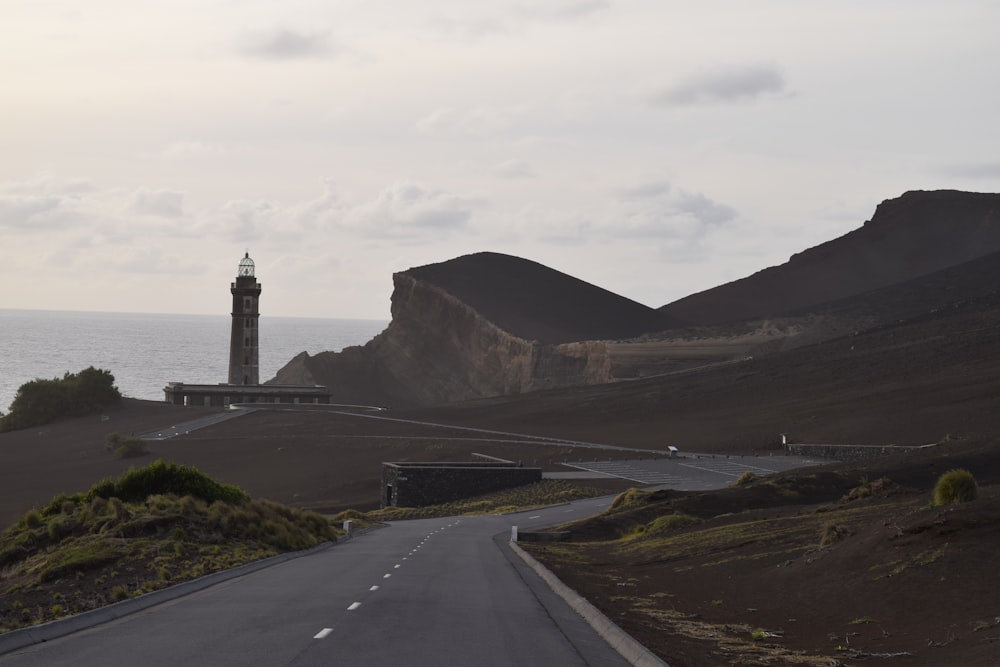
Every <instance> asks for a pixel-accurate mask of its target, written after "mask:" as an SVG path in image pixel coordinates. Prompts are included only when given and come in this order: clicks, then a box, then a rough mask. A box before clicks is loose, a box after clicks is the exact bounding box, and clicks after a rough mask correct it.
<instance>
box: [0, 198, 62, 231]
mask: <svg viewBox="0 0 1000 667" xmlns="http://www.w3.org/2000/svg"><path fill="white" fill-rule="evenodd" d="M63 205H64V199H63V198H61V197H53V196H26V195H4V196H0V229H4V228H6V229H9V230H18V231H26V232H41V231H48V230H52V229H60V228H64V227H69V226H70V224H69V223H70V220H69V218H67V217H66V216H65V215H64V213H65V212H66V209H65V208H64V206H63Z"/></svg>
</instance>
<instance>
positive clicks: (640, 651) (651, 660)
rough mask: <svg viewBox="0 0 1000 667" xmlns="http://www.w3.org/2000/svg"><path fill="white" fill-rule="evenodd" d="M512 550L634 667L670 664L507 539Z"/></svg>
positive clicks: (663, 666) (661, 666)
mask: <svg viewBox="0 0 1000 667" xmlns="http://www.w3.org/2000/svg"><path fill="white" fill-rule="evenodd" d="M509 545H510V548H511V550H512V551H513V552H514V553H516V554H517V555H518V556H519V557H520V558H521V560H523V561H524V562H525V564H526V565H527V566H528V567H530V568H531V569H532V570H533V571H534V572H535V574H537V575H538V576H539V577H541V578H542V581H544V582H545V583H546V584H548V586H549V588H551V589H552V592H553V593H555V594H556V595H558V596H559V597H560V598H562V599H563V600H564V601H565V602H566V604H568V605H569V606H570V607H571V608H572V609H573V611H575V612H576V613H577V614H579V615H580V616H581V617H582V618H583V620H585V621H586V622H587V624H588V625H590V627H592V628H593V629H594V631H595V632H596V633H597V634H599V635H600V636H601V638H602V639H604V641H606V642H607V643H608V644H609V645H611V647H612V648H613V649H615V650H616V651H618V653H619V654H620V655H621V656H622V657H623V658H625V659H626V660H628V661H629V662H630V663H631V664H632V665H635V667H670V665H668V664H667V663H666V662H664V661H663V660H661V659H660V658H658V657H657V656H656V655H654V654H653V653H652V652H651V651H650V650H649V649H648V648H646V647H645V646H643V645H642V644H640V643H639V642H637V641H636V640H635V638H634V637H632V635H630V634H628V633H627V632H625V631H624V630H622V629H621V628H620V627H618V626H617V625H616V624H615V623H614V621H612V620H611V619H610V618H608V617H607V616H605V615H604V614H603V613H602V612H601V611H600V610H599V609H598V608H597V607H595V606H594V605H592V604H591V603H590V602H588V601H587V600H586V599H585V598H584V597H583V596H582V595H580V594H579V593H577V592H576V591H574V590H573V589H572V588H570V587H569V586H567V585H566V584H564V583H563V582H562V581H561V580H560V579H559V578H558V577H557V576H556V575H554V574H552V572H551V571H550V570H549V569H548V568H547V567H545V566H544V565H542V564H541V563H539V562H538V561H537V560H535V557H534V556H532V555H531V554H529V553H528V552H527V551H525V550H524V549H522V548H521V547H520V546H518V544H517V543H516V542H509Z"/></svg>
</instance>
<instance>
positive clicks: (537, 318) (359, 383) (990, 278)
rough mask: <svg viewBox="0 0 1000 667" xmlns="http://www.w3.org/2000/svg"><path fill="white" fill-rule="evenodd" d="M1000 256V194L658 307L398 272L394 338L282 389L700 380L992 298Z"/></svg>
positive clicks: (907, 220)
mask: <svg viewBox="0 0 1000 667" xmlns="http://www.w3.org/2000/svg"><path fill="white" fill-rule="evenodd" d="M995 252H1000V195H997V194H978V193H965V192H955V191H934V192H922V191H917V192H907V193H906V194H904V195H903V196H901V197H899V198H896V199H891V200H887V201H885V202H883V203H882V204H880V205H879V207H878V209H877V210H876V212H875V215H874V216H873V217H872V219H871V220H870V221H869V222H867V223H865V225H864V226H862V227H861V228H859V229H857V230H855V231H853V232H850V233H849V234H846V235H844V236H843V237H841V238H839V239H834V240H832V241H829V242H827V243H824V244H822V245H819V246H817V247H815V248H811V249H808V250H805V251H803V252H801V253H799V254H797V255H795V256H793V257H792V258H791V260H790V261H789V262H788V263H786V264H784V265H782V266H778V267H772V268H769V269H765V270H763V271H760V272H758V273H756V274H754V275H752V276H749V277H747V278H744V279H742V280H738V281H736V282H733V283H729V284H727V285H723V286H720V287H717V288H715V289H712V290H708V291H706V292H702V293H699V294H695V295H692V296H690V297H687V298H685V299H681V300H680V301H677V302H675V303H673V304H669V305H667V306H664V307H662V308H660V309H659V311H654V310H653V309H650V308H647V307H646V306H643V305H641V304H638V303H635V302H633V301H630V300H628V299H625V298H623V297H619V296H616V295H614V294H612V293H610V292H608V291H607V290H604V289H601V288H599V287H596V286H594V285H590V284H588V283H585V282H583V281H580V280H578V279H576V278H573V277H571V276H567V275H566V274H563V273H560V272H558V271H554V270H552V269H549V268H546V267H544V266H542V265H540V264H538V263H536V262H531V261H528V260H524V259H520V258H517V257H510V256H507V255H500V254H496V253H476V254H473V255H466V256H463V257H459V258H456V259H452V260H449V261H446V262H441V263H438V264H430V265H427V266H422V267H416V268H413V269H410V270H408V271H403V272H400V273H397V274H395V275H394V276H393V283H394V290H393V294H392V322H391V323H390V325H389V327H388V328H387V329H386V330H385V331H384V332H383V333H382V334H380V335H379V336H377V337H376V338H374V339H373V340H372V341H370V342H369V343H368V344H366V345H364V346H358V347H352V348H348V349H346V350H344V351H342V352H340V353H330V352H323V353H320V354H317V355H313V356H310V355H308V354H305V353H303V354H300V355H299V356H297V357H296V358H295V359H292V360H291V361H290V362H289V363H288V364H286V366H285V367H283V368H282V369H280V370H279V371H278V373H277V375H276V377H275V378H274V379H273V380H272V381H271V382H275V383H287V384H302V383H305V384H314V383H315V384H324V385H326V386H328V387H330V389H331V393H332V395H333V399H334V400H335V401H337V402H343V403H361V404H377V405H393V406H409V407H413V406H431V405H439V404H446V403H453V402H457V401H467V400H473V399H478V398H484V397H490V396H510V395H517V394H522V393H525V392H533V391H538V390H543V389H549V388H558V387H569V386H574V385H597V384H605V383H609V382H615V381H618V380H623V379H635V378H643V377H649V376H655V375H660V374H664V373H672V372H686V371H689V370H690V369H693V368H705V367H710V366H712V365H716V364H720V363H722V364H729V363H734V362H736V361H738V360H740V359H742V358H744V357H746V356H756V355H760V354H767V353H774V352H777V351H780V350H786V349H791V348H794V347H800V346H802V345H808V344H814V343H818V342H821V341H823V340H828V339H830V338H834V337H837V336H842V335H845V334H848V333H854V332H857V331H862V330H866V329H869V328H871V327H874V326H880V325H883V324H887V323H891V322H895V321H897V320H899V319H906V318H910V317H914V316H916V315H919V314H922V313H924V312H927V311H929V310H932V309H934V308H941V307H943V306H945V305H947V304H950V303H952V302H953V301H961V300H963V299H965V298H967V297H973V296H982V295H983V294H984V293H985V292H986V291H988V290H989V289H992V285H995V284H997V281H996V277H997V276H996V273H995V271H993V269H992V264H990V263H989V262H987V261H985V260H983V259H982V258H984V257H985V256H986V255H989V254H990V253H995ZM977 259H978V260H982V261H980V262H979V263H976V260H977ZM950 270H953V271H952V273H948V271H950ZM938 274H940V275H938ZM980 274H982V275H985V280H979V279H978V278H977V277H976V276H977V275H980ZM984 286H987V287H988V289H986V290H984ZM925 293H926V297H927V298H924V297H925Z"/></svg>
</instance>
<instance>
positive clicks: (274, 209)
mask: <svg viewBox="0 0 1000 667" xmlns="http://www.w3.org/2000/svg"><path fill="white" fill-rule="evenodd" d="M281 212H282V209H281V207H280V206H278V205H277V204H274V203H272V202H268V201H250V200H246V199H238V200H234V201H229V202H226V203H225V204H224V205H223V207H222V209H221V210H219V211H217V212H214V213H210V214H208V215H206V216H205V219H204V221H203V223H202V225H201V227H202V229H203V230H204V232H205V233H206V234H221V236H222V238H224V239H227V240H229V241H239V242H243V241H257V240H259V239H260V238H262V237H263V236H264V233H265V232H266V231H268V230H269V229H272V228H274V227H275V226H277V225H276V220H277V219H278V218H279V216H280V215H281Z"/></svg>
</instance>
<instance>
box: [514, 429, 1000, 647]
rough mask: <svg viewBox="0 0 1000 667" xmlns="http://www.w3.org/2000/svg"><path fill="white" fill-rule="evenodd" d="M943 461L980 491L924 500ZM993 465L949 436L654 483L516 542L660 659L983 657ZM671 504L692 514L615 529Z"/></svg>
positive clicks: (997, 474)
mask: <svg viewBox="0 0 1000 667" xmlns="http://www.w3.org/2000/svg"><path fill="white" fill-rule="evenodd" d="M955 467H961V468H966V469H969V470H975V471H976V473H975V475H976V477H977V480H978V482H979V484H980V496H979V499H977V500H975V501H973V502H970V503H965V504H960V505H949V506H946V507H931V506H930V500H931V489H932V487H933V485H934V481H935V480H936V478H937V477H938V475H940V474H941V473H942V472H944V471H945V470H948V469H951V468H955ZM883 478H885V479H887V480H889V481H888V482H882V481H880V482H879V483H878V484H876V485H875V486H872V487H870V488H871V489H873V492H872V494H871V495H870V496H868V497H864V498H856V499H851V497H850V496H851V490H852V489H856V488H858V487H860V486H862V484H863V482H865V481H868V482H869V484H870V483H871V482H873V481H875V480H883ZM998 481H1000V454H998V452H997V447H996V443H995V442H983V443H966V444H961V443H952V444H947V445H942V446H941V447H938V448H935V449H934V450H931V451H926V452H922V453H920V454H915V455H909V456H902V457H894V458H892V459H885V460H881V461H879V462H877V463H874V464H873V463H867V464H865V465H863V466H859V465H848V464H834V465H828V466H823V467H822V468H818V469H810V470H803V471H799V472H796V473H784V474H781V475H778V476H776V477H775V478H774V479H773V480H770V481H769V482H767V483H763V484H756V485H753V486H750V487H747V488H743V487H739V488H730V489H726V490H722V491H717V492H705V493H684V492H660V493H658V494H657V497H656V498H655V499H654V500H653V501H651V502H649V503H647V504H644V505H642V506H641V507H640V508H639V509H638V510H637V511H636V512H634V513H633V515H632V516H619V517H617V518H616V519H611V518H606V517H605V518H598V519H595V520H592V521H585V522H583V523H582V524H580V525H575V526H572V527H571V530H572V533H573V534H572V537H571V538H570V539H571V541H570V542H567V543H560V544H558V545H551V546H540V545H528V548H529V550H531V551H532V552H533V553H534V554H535V556H536V557H538V558H539V559H540V560H542V561H543V562H544V563H546V565H548V566H549V567H550V568H551V569H553V570H554V571H555V572H556V573H557V574H558V575H559V577H560V578H562V579H563V580H564V581H565V582H566V583H567V584H569V585H570V586H571V587H572V588H574V589H576V590H577V591H578V592H579V593H581V594H582V595H584V596H585V597H586V598H587V599H588V600H590V601H591V602H593V603H594V604H595V605H596V606H598V607H599V608H600V609H602V610H603V611H604V612H605V613H607V614H608V615H609V616H610V617H611V618H612V619H613V620H615V622H617V623H618V624H620V625H621V626H623V627H624V628H625V629H626V630H627V631H628V632H630V633H631V634H632V635H633V636H635V637H636V638H637V639H638V640H639V641H641V642H642V643H643V644H644V645H646V646H647V647H649V648H650V649H651V650H653V651H654V652H656V653H657V654H658V655H660V656H661V657H663V658H664V659H665V660H666V661H667V662H668V663H669V664H670V665H672V666H673V667H695V666H697V667H702V666H704V667H709V666H713V667H714V666H717V665H856V664H887V665H906V666H908V667H910V666H915V665H922V666H924V665H925V666H928V667H929V666H932V665H933V666H937V665H996V664H1000V598H998V597H997V593H996V591H997V583H998V575H997V573H996V567H995V555H996V552H997V548H998V546H1000V523H998V519H1000V486H998ZM673 513H682V514H684V515H688V516H693V517H696V518H697V519H698V521H697V522H696V523H693V524H692V525H690V526H687V527H684V528H682V529H679V530H677V531H676V533H675V534H672V535H671V536H670V537H669V538H664V539H660V540H657V539H655V538H652V537H651V538H649V539H648V540H646V542H647V544H646V545H645V546H641V545H642V544H643V540H641V539H637V540H634V541H630V540H624V541H623V540H619V539H618V538H619V537H620V536H621V534H622V532H627V531H628V530H629V529H630V528H634V525H635V524H636V523H643V522H648V521H652V520H653V519H655V517H657V516H664V515H670V514H673ZM831 529H835V532H832V531H831ZM824 535H825V536H827V538H828V539H830V541H829V543H824ZM831 535H833V537H832V538H831V537H830V536H831Z"/></svg>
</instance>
